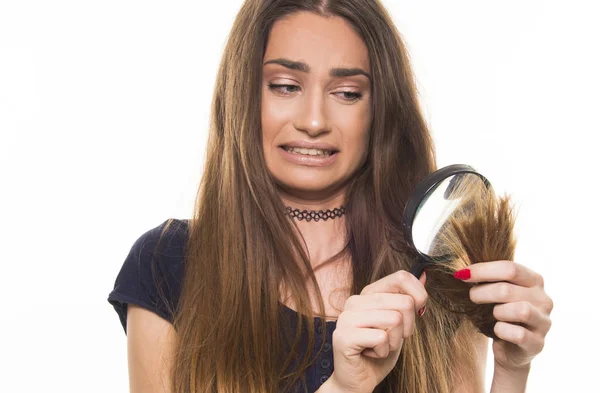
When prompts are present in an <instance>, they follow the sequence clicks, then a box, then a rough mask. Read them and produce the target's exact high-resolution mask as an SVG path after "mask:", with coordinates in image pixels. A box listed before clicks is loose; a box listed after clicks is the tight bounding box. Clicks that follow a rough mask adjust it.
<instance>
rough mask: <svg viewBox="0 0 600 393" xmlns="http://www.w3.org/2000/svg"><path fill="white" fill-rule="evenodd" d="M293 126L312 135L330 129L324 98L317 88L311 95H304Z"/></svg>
mask: <svg viewBox="0 0 600 393" xmlns="http://www.w3.org/2000/svg"><path fill="white" fill-rule="evenodd" d="M294 127H295V128H296V129H297V130H300V131H304V132H306V133H307V134H309V135H310V136H312V137H314V136H318V135H319V134H321V133H324V132H329V131H331V129H330V124H329V120H328V116H327V108H326V107H325V100H324V99H323V96H322V95H321V92H320V91H319V89H315V90H314V91H313V92H312V94H311V95H308V94H307V95H305V96H304V100H303V102H302V105H301V106H300V109H299V112H298V114H297V116H296V119H295V121H294Z"/></svg>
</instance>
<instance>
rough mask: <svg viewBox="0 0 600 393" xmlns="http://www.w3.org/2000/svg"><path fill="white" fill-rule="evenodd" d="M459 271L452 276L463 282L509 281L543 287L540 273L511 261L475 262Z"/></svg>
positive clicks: (526, 285)
mask: <svg viewBox="0 0 600 393" xmlns="http://www.w3.org/2000/svg"><path fill="white" fill-rule="evenodd" d="M467 271H468V272H467ZM460 272H461V273H455V275H454V276H455V277H457V276H458V277H457V278H460V279H462V280H463V281H465V282H476V283H479V282H492V281H509V282H511V283H513V284H516V285H521V286H524V287H534V286H541V287H543V278H542V276H541V275H540V274H538V273H536V272H534V271H533V270H531V269H528V268H526V267H525V266H523V265H520V264H518V263H515V262H512V261H493V262H480V263H475V264H473V265H470V266H469V268H468V269H463V270H461V271H460ZM468 276H470V277H468ZM461 277H464V278H461ZM467 277H468V278H467Z"/></svg>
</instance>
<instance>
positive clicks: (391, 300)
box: [344, 293, 416, 337]
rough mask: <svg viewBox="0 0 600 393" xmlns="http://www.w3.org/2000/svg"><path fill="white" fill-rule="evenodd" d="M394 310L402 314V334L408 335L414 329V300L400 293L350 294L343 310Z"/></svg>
mask: <svg viewBox="0 0 600 393" xmlns="http://www.w3.org/2000/svg"><path fill="white" fill-rule="evenodd" d="M358 310H360V311H361V315H362V313H363V311H366V310H396V311H398V312H400V313H401V314H402V319H403V323H404V330H403V336H404V337H408V336H410V335H412V334H413V333H414V329H415V314H416V311H415V300H414V299H413V298H412V297H411V296H409V295H404V294H400V293H371V294H368V295H352V296H350V297H349V298H348V299H347V300H346V303H345V304H344V311H358Z"/></svg>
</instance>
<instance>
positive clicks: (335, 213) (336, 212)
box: [285, 206, 346, 221]
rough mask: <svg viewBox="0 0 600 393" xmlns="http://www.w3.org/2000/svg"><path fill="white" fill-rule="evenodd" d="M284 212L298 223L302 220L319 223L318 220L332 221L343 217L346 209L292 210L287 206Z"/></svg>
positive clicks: (342, 207)
mask: <svg viewBox="0 0 600 393" xmlns="http://www.w3.org/2000/svg"><path fill="white" fill-rule="evenodd" d="M285 210H286V214H287V215H288V216H290V217H292V218H296V219H298V220H300V221H302V220H306V221H311V220H315V221H319V220H325V221H327V220H328V219H330V218H331V219H334V218H336V217H341V216H343V215H344V213H346V208H345V207H344V206H340V207H339V208H338V207H336V208H334V209H333V210H329V209H327V210H325V211H323V210H300V209H292V208H291V207H289V206H286V207H285Z"/></svg>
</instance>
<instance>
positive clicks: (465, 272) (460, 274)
mask: <svg viewBox="0 0 600 393" xmlns="http://www.w3.org/2000/svg"><path fill="white" fill-rule="evenodd" d="M454 278H458V279H459V280H468V279H469V278H471V271H470V270H469V269H462V270H459V271H457V272H456V273H454Z"/></svg>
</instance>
